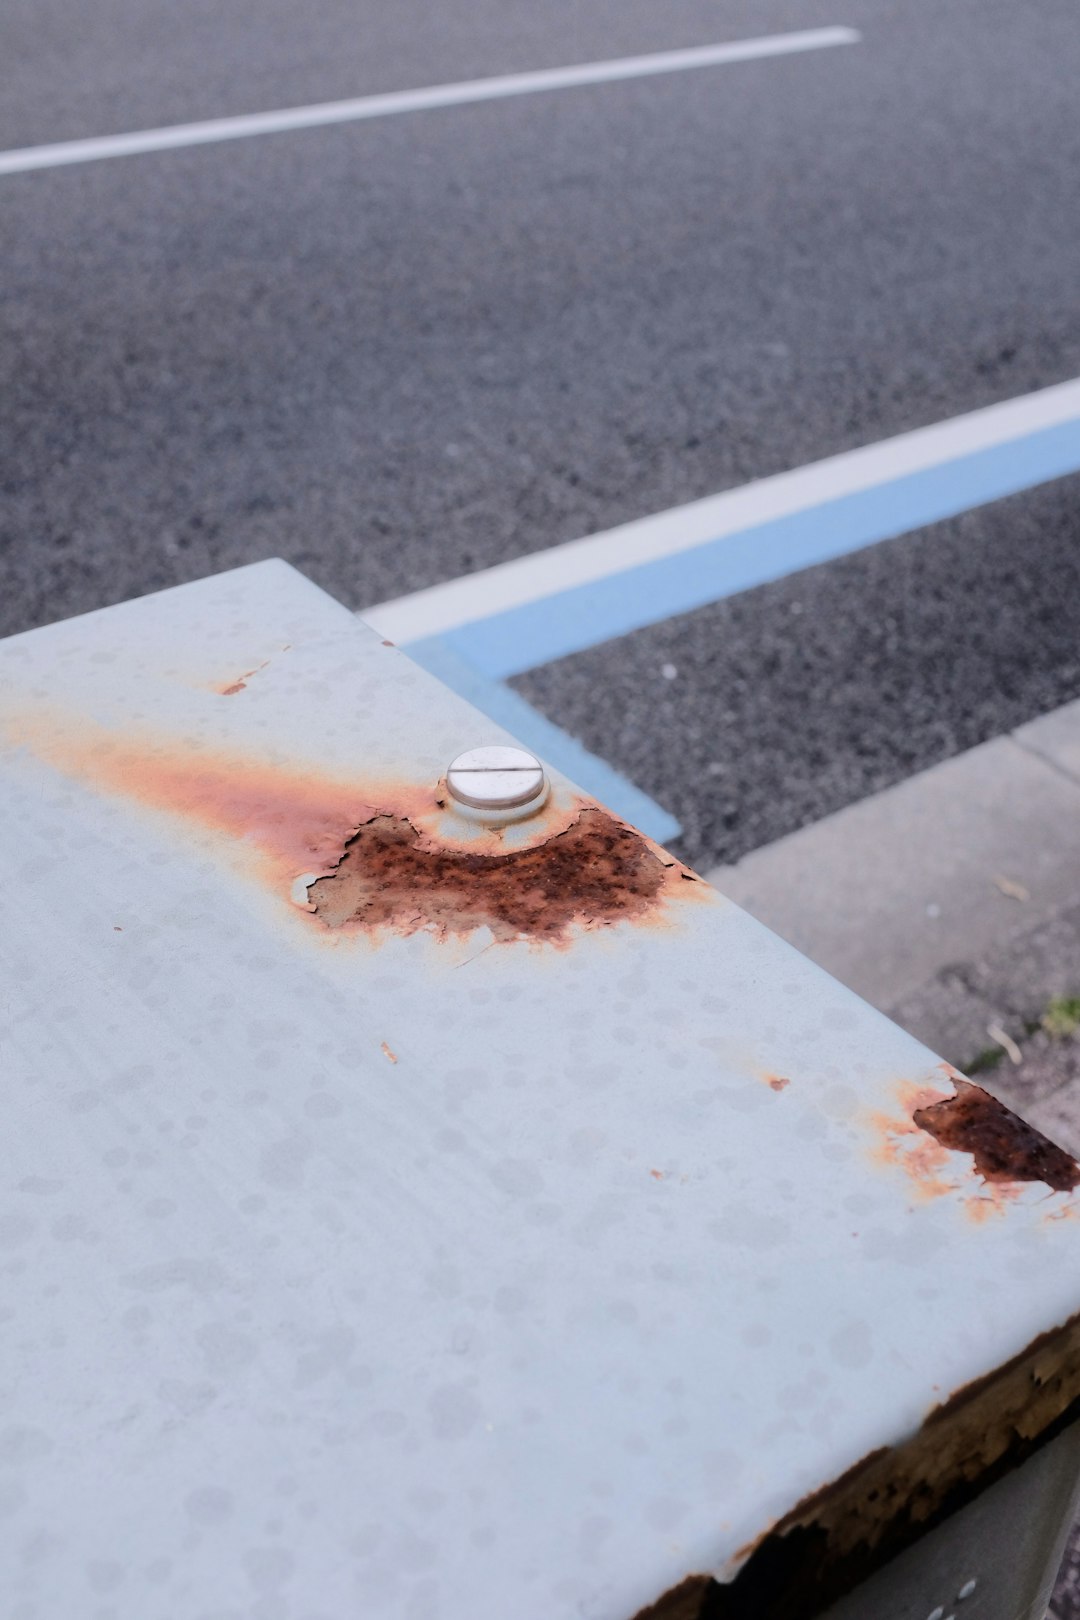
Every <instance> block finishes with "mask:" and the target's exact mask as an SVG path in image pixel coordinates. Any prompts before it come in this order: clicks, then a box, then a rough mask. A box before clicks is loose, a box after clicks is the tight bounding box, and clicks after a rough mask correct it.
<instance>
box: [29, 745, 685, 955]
mask: <svg viewBox="0 0 1080 1620" xmlns="http://www.w3.org/2000/svg"><path fill="white" fill-rule="evenodd" d="M9 732H10V734H11V735H12V736H13V737H14V738H15V739H16V740H18V741H19V742H22V743H25V744H27V745H28V746H30V747H31V748H33V750H34V751H35V752H36V753H38V754H39V755H40V756H41V757H42V758H44V759H46V760H47V761H48V762H49V763H50V764H51V765H53V766H55V767H56V768H58V769H59V770H62V771H63V772H65V774H68V775H71V776H75V777H77V778H81V779H82V780H84V781H88V782H89V783H91V784H92V785H93V786H95V787H96V788H97V789H98V790H99V791H104V792H107V793H110V794H115V795H118V796H122V797H124V798H127V799H130V800H133V801H135V802H136V803H139V804H142V805H145V806H148V807H150V808H153V809H155V810H161V811H165V812H168V813H169V814H171V815H174V816H179V817H182V818H183V819H184V820H186V821H189V822H193V823H195V824H197V825H201V826H202V827H204V828H206V829H207V830H209V831H211V832H213V833H220V834H223V835H225V837H226V838H227V839H228V846H227V848H228V850H229V852H230V854H231V855H233V856H234V857H235V858H236V859H238V860H239V861H240V862H241V863H254V866H255V869H256V871H257V873H258V875H259V876H260V877H262V878H263V879H264V880H268V881H269V883H270V884H271V886H272V887H273V889H274V890H275V892H277V893H279V894H280V895H282V896H283V897H286V898H291V899H292V901H293V904H294V906H295V905H297V904H298V905H299V908H300V911H301V913H303V914H307V915H309V916H311V917H312V919H313V920H315V921H317V923H318V924H321V925H323V927H325V928H327V929H331V930H334V931H337V932H341V931H344V932H352V933H361V932H363V933H368V934H371V935H377V934H379V933H384V932H393V933H397V934H400V935H409V934H415V933H417V932H420V931H427V932H429V933H431V934H432V935H434V936H435V937H436V938H443V939H445V938H447V937H449V936H451V935H464V934H468V933H470V932H472V931H473V930H475V929H478V928H483V927H487V928H489V929H490V930H491V933H492V935H493V936H494V938H495V939H496V940H497V941H499V942H504V943H505V942H508V941H510V940H514V939H528V940H532V941H534V942H542V943H548V944H556V943H565V942H566V940H567V939H568V937H569V934H570V930H571V928H572V927H578V928H585V929H590V928H603V927H610V926H612V925H613V924H615V923H619V922H636V923H641V922H644V921H646V920H648V919H649V918H650V917H653V916H654V915H656V914H657V913H658V912H659V910H660V908H661V907H662V906H663V905H664V903H665V902H666V901H668V900H670V899H673V898H679V899H689V898H690V897H691V896H692V895H694V894H695V893H696V894H699V895H700V896H701V898H702V899H706V898H707V897H709V896H710V895H711V891H710V890H709V889H708V888H707V887H706V885H704V884H703V883H701V882H700V880H699V879H697V878H696V877H695V875H694V873H692V872H691V871H689V870H688V868H686V867H684V866H682V865H681V864H680V863H678V862H676V861H674V860H672V858H671V857H670V856H667V855H664V854H662V852H660V851H659V850H658V849H657V848H656V846H654V845H653V844H651V843H650V842H649V840H648V839H646V838H645V837H644V836H643V835H642V834H641V833H639V832H637V831H636V830H635V829H634V828H631V827H628V826H626V825H625V824H624V823H622V822H620V821H617V820H616V819H615V818H614V817H613V816H612V815H611V814H610V813H609V812H608V811H606V810H603V809H601V808H600V807H599V806H595V805H589V804H587V803H585V802H583V801H582V800H580V799H575V800H572V801H571V802H570V803H569V804H567V803H565V802H564V803H563V804H561V805H559V804H555V803H551V802H549V803H548V804H547V805H545V806H544V807H543V809H542V810H541V811H539V812H538V813H537V814H536V815H534V816H532V817H531V818H530V820H529V822H528V824H527V826H516V827H514V826H511V827H497V828H483V827H476V826H472V825H469V824H467V823H465V822H462V821H461V820H460V819H459V818H458V817H457V816H455V815H454V814H453V813H452V812H450V811H448V810H447V808H446V806H445V805H444V804H443V803H442V802H441V801H438V800H436V799H434V798H433V796H432V789H431V787H430V786H429V785H427V784H423V783H415V782H402V781H386V780H384V781H372V780H367V781H363V780H360V781H357V782H355V783H351V782H346V781H342V780H341V779H340V778H334V777H329V776H327V775H325V774H322V773H320V772H318V771H316V770H315V769H314V768H313V769H311V770H307V771H305V770H301V769H297V768H296V767H295V766H283V765H279V764H276V763H270V762H268V761H264V760H259V759H257V758H229V757H227V756H225V755H222V754H219V753H211V752H209V751H203V750H195V749H193V748H192V747H191V746H190V744H188V743H186V742H185V741H184V740H182V739H179V738H168V737H154V738H149V737H140V736H138V735H118V734H116V733H113V732H109V731H107V730H105V729H104V728H103V727H99V726H95V725H94V724H93V723H92V722H91V721H89V720H87V719H85V718H82V717H80V718H79V719H78V720H77V721H74V722H73V721H71V720H70V719H68V718H67V717H58V716H56V715H55V714H49V715H44V716H42V715H38V716H36V717H31V718H29V719H27V718H26V717H24V718H23V720H22V722H21V723H20V724H18V725H12V726H9ZM298 885H299V888H298Z"/></svg>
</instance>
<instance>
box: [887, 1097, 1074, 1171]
mask: <svg viewBox="0 0 1080 1620" xmlns="http://www.w3.org/2000/svg"><path fill="white" fill-rule="evenodd" d="M954 1083H955V1085H956V1096H955V1097H946V1098H945V1099H944V1101H942V1102H936V1103H929V1104H928V1105H927V1106H925V1107H923V1108H917V1109H916V1110H915V1112H914V1114H913V1115H912V1118H913V1119H914V1121H915V1123H916V1125H918V1127H919V1129H920V1130H923V1131H926V1132H928V1133H929V1135H930V1136H932V1137H933V1138H934V1140H935V1142H939V1143H940V1144H941V1146H942V1147H943V1148H949V1149H950V1150H951V1151H953V1152H954V1153H970V1154H971V1156H972V1158H973V1159H974V1161H975V1169H976V1170H977V1171H978V1173H979V1175H980V1176H982V1178H983V1180H984V1181H993V1182H1010V1181H1042V1182H1045V1184H1046V1185H1047V1186H1048V1187H1050V1188H1052V1189H1053V1191H1054V1192H1071V1191H1072V1189H1073V1188H1074V1187H1075V1186H1076V1185H1077V1184H1078V1183H1080V1166H1078V1165H1077V1163H1076V1160H1075V1159H1073V1158H1070V1156H1069V1154H1067V1153H1066V1152H1065V1150H1064V1149H1063V1148H1059V1147H1057V1146H1056V1145H1055V1144H1054V1143H1053V1142H1051V1141H1049V1140H1048V1138H1047V1137H1045V1136H1043V1134H1042V1133H1041V1131H1037V1130H1036V1129H1035V1128H1034V1126H1032V1125H1028V1124H1027V1123H1026V1121H1024V1120H1022V1119H1021V1118H1020V1117H1019V1116H1018V1115H1017V1114H1014V1113H1013V1112H1012V1110H1011V1109H1008V1108H1006V1107H1005V1104H1004V1103H1001V1102H998V1100H997V1098H996V1097H991V1095H990V1093H989V1092H988V1091H984V1090H983V1088H982V1087H981V1086H976V1085H972V1083H971V1081H970V1080H956V1081H955V1082H954Z"/></svg>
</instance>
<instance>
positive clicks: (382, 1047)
mask: <svg viewBox="0 0 1080 1620" xmlns="http://www.w3.org/2000/svg"><path fill="white" fill-rule="evenodd" d="M380 1050H381V1051H382V1055H383V1057H385V1058H389V1059H390V1062H391V1063H396V1062H397V1053H396V1052H392V1051H391V1050H390V1048H389V1047H388V1046H387V1044H386V1042H385V1041H382V1042H380Z"/></svg>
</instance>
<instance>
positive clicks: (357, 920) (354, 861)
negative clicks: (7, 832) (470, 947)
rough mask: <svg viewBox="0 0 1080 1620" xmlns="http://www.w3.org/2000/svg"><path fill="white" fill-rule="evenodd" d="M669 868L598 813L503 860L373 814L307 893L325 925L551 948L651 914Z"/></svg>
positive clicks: (635, 836)
mask: <svg viewBox="0 0 1080 1620" xmlns="http://www.w3.org/2000/svg"><path fill="white" fill-rule="evenodd" d="M680 870H681V869H680ZM671 871H672V864H671V863H665V862H664V861H662V860H661V859H660V857H659V855H657V854H656V853H655V851H654V850H653V849H651V848H650V846H649V845H648V844H647V843H646V841H645V840H644V838H642V836H641V834H640V833H637V832H634V831H633V830H632V829H631V828H629V827H625V826H623V825H622V824H621V823H620V822H618V821H616V820H615V819H614V817H612V816H611V815H609V814H608V812H607V811H606V810H601V809H599V808H595V809H583V810H581V811H579V812H578V814H577V816H576V817H575V819H574V820H573V821H572V822H571V823H570V825H569V826H568V827H567V828H566V829H565V831H563V832H560V833H556V834H555V835H554V836H553V837H551V838H548V839H545V841H544V842H543V843H542V844H534V845H531V846H530V847H528V848H525V849H516V850H510V851H509V852H507V853H505V854H497V855H496V854H490V855H489V854H479V853H473V852H470V851H463V850H457V849H440V848H431V847H429V846H427V845H426V844H425V843H424V842H423V840H422V839H421V838H420V836H419V834H418V833H417V831H416V828H415V827H413V826H412V824H411V823H410V822H409V821H408V820H406V819H405V818H403V817H394V816H376V817H375V818H373V819H372V820H371V821H369V822H368V823H367V824H366V825H365V826H363V827H361V828H360V829H359V830H358V832H357V833H356V834H355V835H354V837H353V838H352V839H350V841H349V844H348V847H347V849H346V851H345V854H344V856H343V858H342V860H341V862H340V863H339V865H338V867H337V869H336V871H334V872H333V873H332V874H331V875H330V876H329V877H324V878H320V879H319V881H318V882H317V883H314V884H313V885H312V886H311V888H310V889H309V891H308V896H309V899H310V902H311V905H312V907H313V909H314V913H315V916H316V917H318V918H319V920H320V921H321V922H323V923H325V924H326V925H327V927H329V928H357V929H364V930H368V931H372V930H375V931H377V930H380V929H393V930H395V931H396V932H398V933H403V934H413V933H416V932H418V931H419V930H420V929H430V930H432V931H433V932H435V933H436V934H440V935H444V934H463V933H468V932H470V931H471V930H473V929H475V928H483V927H487V928H489V929H490V930H491V932H492V934H493V936H494V937H495V939H496V940H500V941H507V940H512V939H531V940H537V941H544V942H547V943H549V944H555V943H560V942H563V941H565V940H566V938H567V935H568V932H569V930H570V928H571V927H572V926H573V925H575V924H577V925H579V926H582V927H588V928H600V927H610V926H611V924H613V923H618V922H636V921H640V920H641V919H643V918H645V917H647V916H648V915H649V913H650V912H651V911H653V910H654V909H655V907H656V906H657V905H658V904H659V902H660V901H661V899H662V897H663V895H664V893H665V892H666V889H667V885H668V881H669V876H670V873H671ZM688 875H690V876H692V874H688Z"/></svg>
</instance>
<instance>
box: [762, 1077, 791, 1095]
mask: <svg viewBox="0 0 1080 1620" xmlns="http://www.w3.org/2000/svg"><path fill="white" fill-rule="evenodd" d="M763 1079H764V1081H765V1084H766V1085H767V1086H769V1087H770V1088H771V1089H772V1090H773V1091H786V1090H787V1088H788V1086H790V1084H791V1081H790V1080H789V1079H788V1077H787V1075H784V1074H766V1075H764V1076H763Z"/></svg>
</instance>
